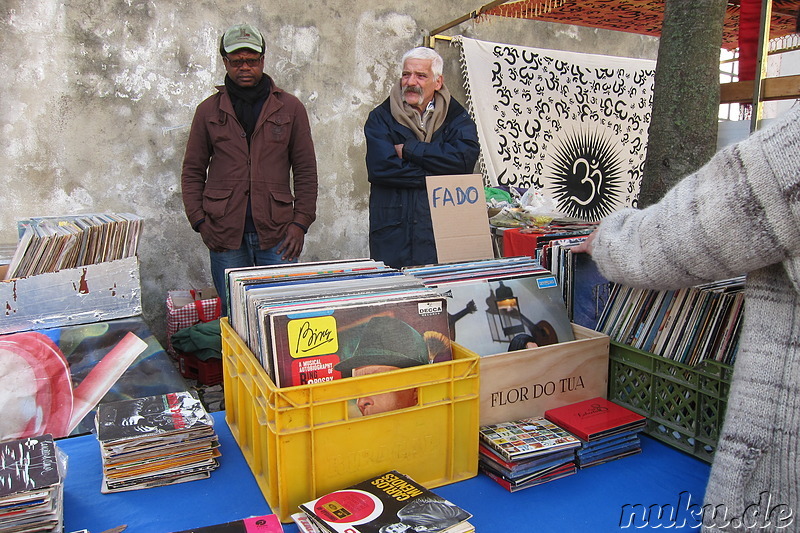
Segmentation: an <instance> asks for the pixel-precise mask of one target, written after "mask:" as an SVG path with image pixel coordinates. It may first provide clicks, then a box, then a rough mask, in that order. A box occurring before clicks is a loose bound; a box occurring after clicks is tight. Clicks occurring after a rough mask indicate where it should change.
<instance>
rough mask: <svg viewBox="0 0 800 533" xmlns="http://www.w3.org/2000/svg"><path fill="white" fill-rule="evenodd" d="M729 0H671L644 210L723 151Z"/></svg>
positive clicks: (666, 16) (641, 200)
mask: <svg viewBox="0 0 800 533" xmlns="http://www.w3.org/2000/svg"><path fill="white" fill-rule="evenodd" d="M725 5H726V2H725V1H724V0H666V2H665V6H664V23H663V26H662V30H661V39H660V41H659V46H658V58H657V64H656V72H655V85H654V88H653V116H652V119H651V121H650V130H649V133H648V142H647V158H646V159H645V163H644V173H643V175H642V183H641V189H640V192H639V207H646V206H648V205H651V204H653V203H655V202H657V201H658V200H659V199H660V198H661V197H662V196H664V193H666V192H667V190H669V189H670V188H671V187H672V186H673V185H674V184H675V183H677V182H678V181H679V180H680V179H681V178H683V177H684V176H686V175H687V174H689V173H691V172H693V171H695V170H697V169H698V168H700V167H701V166H703V164H705V163H706V162H707V161H708V160H709V159H710V158H711V156H712V155H714V152H715V151H716V147H717V123H718V116H719V55H720V47H721V45H722V30H723V21H724V17H725Z"/></svg>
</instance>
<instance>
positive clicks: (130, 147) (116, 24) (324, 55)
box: [0, 0, 658, 340]
mask: <svg viewBox="0 0 800 533" xmlns="http://www.w3.org/2000/svg"><path fill="white" fill-rule="evenodd" d="M481 5H483V3H481V2H474V3H470V2H454V1H445V2H430V1H419V0H413V1H412V0H406V1H400V2H397V1H391V2H389V1H386V0H370V1H355V0H317V1H316V2H298V1H297V0H272V1H270V2H231V1H227V0H217V1H210V0H172V1H164V0H101V1H98V0H67V1H66V2H57V1H55V0H3V3H2V6H3V8H2V12H0V69H2V71H3V72H5V74H3V75H2V76H0V98H2V100H1V101H0V102H1V103H0V131H2V142H0V168H2V173H1V174H0V184H1V185H2V189H0V190H2V200H3V202H2V204H3V208H2V211H0V243H13V242H16V239H17V234H16V221H17V220H18V219H20V218H24V217H28V216H37V215H60V214H69V213H81V212H98V211H118V212H133V213H137V214H139V215H141V216H143V217H145V219H146V224H145V229H144V233H143V238H142V240H141V244H140V249H139V255H140V259H141V278H142V290H143V307H144V317H145V320H146V321H147V323H148V324H149V325H150V327H151V329H152V330H153V332H154V333H155V334H156V336H157V337H160V338H161V339H162V340H163V335H164V316H165V305H164V300H165V296H166V292H167V290H169V289H175V288H189V287H202V286H206V285H210V284H211V277H210V272H209V268H208V256H207V251H206V249H205V247H204V246H203V244H202V242H201V240H200V238H199V236H198V235H197V234H195V233H194V232H193V231H192V230H191V229H190V227H189V225H188V223H187V222H186V219H185V217H184V213H183V205H182V203H181V197H180V168H181V160H182V157H183V151H184V147H185V143H186V138H187V136H188V128H189V124H190V122H191V119H192V115H193V113H194V108H195V106H196V105H197V104H198V103H199V102H200V101H201V100H203V99H204V98H205V97H207V96H208V95H210V94H211V93H212V92H213V91H214V86H215V85H217V84H219V83H221V81H222V79H223V76H224V69H223V67H222V62H221V60H220V57H219V54H218V52H217V49H218V42H219V37H220V34H221V32H222V31H223V30H224V28H225V27H227V26H228V25H230V24H234V23H237V22H244V21H248V22H251V23H253V24H255V25H256V26H258V27H259V28H260V29H261V30H262V32H263V33H264V34H265V36H266V38H267V54H266V67H265V71H266V72H267V73H268V74H270V75H271V76H272V77H273V79H274V80H275V81H276V83H277V84H278V85H279V86H281V87H282V88H284V89H286V90H289V91H290V92H293V93H294V94H295V95H297V96H298V97H299V98H300V99H301V100H302V101H303V102H305V103H306V106H307V109H308V112H309V115H310V118H311V125H312V129H313V134H314V140H315V144H316V148H317V159H318V165H319V183H320V199H319V210H318V219H317V222H316V223H315V224H314V225H313V226H312V228H311V231H310V232H309V235H308V237H307V241H306V243H307V244H306V249H305V251H304V253H303V256H302V257H301V260H304V261H311V260H323V259H339V258H349V257H364V256H366V255H368V247H367V227H366V224H367V198H368V193H369V187H368V183H367V180H366V171H365V168H364V154H365V146H364V138H363V133H362V127H363V122H364V120H365V118H366V116H367V114H368V112H369V111H370V110H371V109H372V107H374V106H375V105H377V104H378V103H380V102H381V101H382V100H383V99H384V98H385V97H386V96H387V95H388V91H389V88H390V86H391V85H392V83H394V81H395V80H396V79H397V76H398V75H399V70H400V65H399V64H398V61H399V59H400V56H401V55H402V54H403V52H405V51H406V50H407V49H409V48H411V47H413V46H417V45H420V44H421V43H422V42H423V41H422V38H423V36H424V35H425V33H426V32H427V31H429V30H431V29H434V28H436V27H439V26H442V25H444V24H446V23H448V22H450V21H452V20H455V19H457V18H458V17H460V16H462V15H464V14H466V13H467V12H469V11H471V10H474V9H477V8H479V7H480V6H481ZM445 33H447V34H451V35H453V34H458V33H461V34H463V35H466V36H469V37H474V38H478V39H484V40H489V41H496V42H505V43H513V44H524V45H529V46H537V47H543V48H553V49H561V50H570V51H577V52H589V53H601V54H608V55H621V56H628V57H643V58H649V59H655V57H656V53H657V46H658V41H657V40H656V39H653V38H649V37H642V36H638V35H632V34H624V33H616V32H609V31H604V30H595V29H590V28H580V27H574V26H566V25H559V24H548V23H538V22H536V23H535V22H531V21H519V20H512V19H497V18H493V19H491V20H488V21H486V22H480V23H476V22H474V21H469V22H466V23H463V24H461V25H460V26H457V27H456V28H454V29H452V30H449V31H447V32H445ZM436 49H437V50H438V51H439V52H440V53H441V54H442V55H443V56H444V58H445V63H446V68H445V80H446V83H447V84H448V86H449V87H450V89H451V91H452V92H453V93H454V95H455V96H456V97H457V98H458V99H459V100H461V101H462V103H463V102H464V89H463V81H462V77H461V73H460V69H459V68H458V53H457V50H456V49H455V47H451V46H450V45H449V44H448V43H447V42H441V41H440V42H438V43H437V44H436Z"/></svg>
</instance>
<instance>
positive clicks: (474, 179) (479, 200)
mask: <svg viewBox="0 0 800 533" xmlns="http://www.w3.org/2000/svg"><path fill="white" fill-rule="evenodd" d="M426 184H427V188H428V205H430V208H431V222H432V223H433V236H434V239H435V240H436V255H437V256H438V260H439V263H451V262H454V261H469V260H473V259H491V258H492V257H494V249H493V248H492V234H491V230H490V228H489V218H488V217H487V216H486V194H485V193H484V189H483V176H481V175H480V174H457V175H452V176H427V178H426Z"/></svg>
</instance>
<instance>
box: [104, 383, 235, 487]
mask: <svg viewBox="0 0 800 533" xmlns="http://www.w3.org/2000/svg"><path fill="white" fill-rule="evenodd" d="M95 425H96V427H97V440H99V441H100V450H101V453H102V463H103V485H102V487H101V492H103V493H108V492H120V491H126V490H135V489H144V488H149V487H159V486H162V485H171V484H174V483H182V482H185V481H194V480H196V479H205V478H207V477H209V476H210V474H211V471H212V470H214V469H215V468H217V466H218V462H217V458H218V457H219V455H220V453H219V450H218V448H219V440H218V438H217V434H216V433H215V432H214V420H213V419H212V418H211V416H210V415H209V414H208V412H206V409H205V408H204V407H203V404H202V403H201V402H200V400H199V399H198V398H197V397H196V396H195V395H193V394H192V393H189V392H186V391H183V392H170V393H167V394H161V395H157V396H148V397H145V398H135V399H132V400H121V401H117V402H110V403H101V404H100V405H98V407H97V415H96V418H95Z"/></svg>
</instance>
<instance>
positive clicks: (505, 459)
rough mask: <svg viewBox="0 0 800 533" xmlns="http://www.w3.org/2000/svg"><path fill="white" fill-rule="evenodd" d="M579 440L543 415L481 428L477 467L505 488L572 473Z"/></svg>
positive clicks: (530, 485)
mask: <svg viewBox="0 0 800 533" xmlns="http://www.w3.org/2000/svg"><path fill="white" fill-rule="evenodd" d="M580 445H581V441H580V440H579V439H577V438H576V437H575V436H574V435H571V434H570V433H568V432H567V431H565V430H564V429H562V428H560V427H558V426H557V425H556V424H553V423H552V422H550V421H548V420H546V419H545V418H542V417H533V418H525V419H522V420H516V421H513V422H503V423H500V424H489V425H486V426H482V427H481V428H480V455H479V461H478V466H479V467H480V469H481V471H482V472H483V473H485V474H486V475H487V476H489V477H490V478H492V479H493V480H495V481H497V482H498V483H499V484H500V485H502V486H503V487H505V488H506V489H507V490H508V491H510V492H514V491H517V490H521V489H525V488H528V487H533V486H534V485H540V484H542V483H546V482H548V481H553V480H555V479H560V478H562V477H566V476H569V475H571V474H574V473H575V472H576V471H577V468H576V466H575V450H576V448H578V447H579V446H580Z"/></svg>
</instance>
